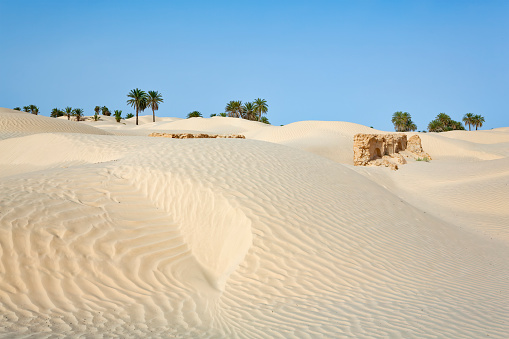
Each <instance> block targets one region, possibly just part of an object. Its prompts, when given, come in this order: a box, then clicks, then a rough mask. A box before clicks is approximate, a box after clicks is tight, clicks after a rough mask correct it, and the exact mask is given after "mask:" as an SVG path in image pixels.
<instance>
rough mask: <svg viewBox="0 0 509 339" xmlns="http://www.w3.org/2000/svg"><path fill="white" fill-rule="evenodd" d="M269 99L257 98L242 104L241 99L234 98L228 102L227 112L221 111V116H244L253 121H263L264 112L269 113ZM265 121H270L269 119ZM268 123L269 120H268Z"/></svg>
mask: <svg viewBox="0 0 509 339" xmlns="http://www.w3.org/2000/svg"><path fill="white" fill-rule="evenodd" d="M268 107H269V106H268V105H267V101H266V100H265V99H260V98H258V99H255V100H254V101H253V102H246V103H245V104H242V101H240V100H232V101H230V102H228V103H227V104H226V107H225V109H224V111H225V113H219V115H220V116H223V117H225V116H228V117H232V118H242V119H247V120H253V121H261V122H263V121H262V118H263V117H262V114H267V111H268V110H269V109H268ZM265 121H269V120H268V119H267V120H265ZM266 123H267V122H266Z"/></svg>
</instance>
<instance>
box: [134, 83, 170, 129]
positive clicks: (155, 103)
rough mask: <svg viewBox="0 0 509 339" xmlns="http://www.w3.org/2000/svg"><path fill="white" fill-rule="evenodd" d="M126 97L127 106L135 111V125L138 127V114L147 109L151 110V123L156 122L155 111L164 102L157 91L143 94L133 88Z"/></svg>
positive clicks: (143, 92)
mask: <svg viewBox="0 0 509 339" xmlns="http://www.w3.org/2000/svg"><path fill="white" fill-rule="evenodd" d="M127 97H128V98H130V99H128V100H127V104H128V105H130V106H132V107H134V109H135V110H136V125H138V114H139V112H143V111H144V110H145V109H147V108H149V107H150V108H152V121H153V122H155V121H156V114H155V111H157V110H158V109H159V104H160V103H162V102H164V101H163V96H162V95H161V94H160V93H159V92H158V91H148V92H145V91H142V90H141V89H139V88H135V89H133V90H131V92H129V93H128V94H127Z"/></svg>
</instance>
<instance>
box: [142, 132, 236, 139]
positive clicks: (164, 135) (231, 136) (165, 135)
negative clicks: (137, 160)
mask: <svg viewBox="0 0 509 339" xmlns="http://www.w3.org/2000/svg"><path fill="white" fill-rule="evenodd" d="M149 137H162V138H173V139H193V138H194V139H197V138H228V139H245V138H246V137H245V136H243V135H242V134H205V133H199V134H192V133H151V134H149Z"/></svg>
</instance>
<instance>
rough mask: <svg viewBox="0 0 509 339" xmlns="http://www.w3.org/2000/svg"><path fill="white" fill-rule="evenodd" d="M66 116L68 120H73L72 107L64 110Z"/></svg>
mask: <svg viewBox="0 0 509 339" xmlns="http://www.w3.org/2000/svg"><path fill="white" fill-rule="evenodd" d="M64 112H65V115H67V120H71V114H72V107H69V106H67V107H66V108H64Z"/></svg>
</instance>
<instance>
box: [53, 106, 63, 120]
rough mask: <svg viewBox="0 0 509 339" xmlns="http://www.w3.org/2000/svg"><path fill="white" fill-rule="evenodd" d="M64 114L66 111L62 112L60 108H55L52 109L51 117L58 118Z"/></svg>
mask: <svg viewBox="0 0 509 339" xmlns="http://www.w3.org/2000/svg"><path fill="white" fill-rule="evenodd" d="M62 115H64V112H62V111H61V110H60V109H58V108H53V109H52V110H51V114H50V117H52V118H58V117H61V116H62Z"/></svg>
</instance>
